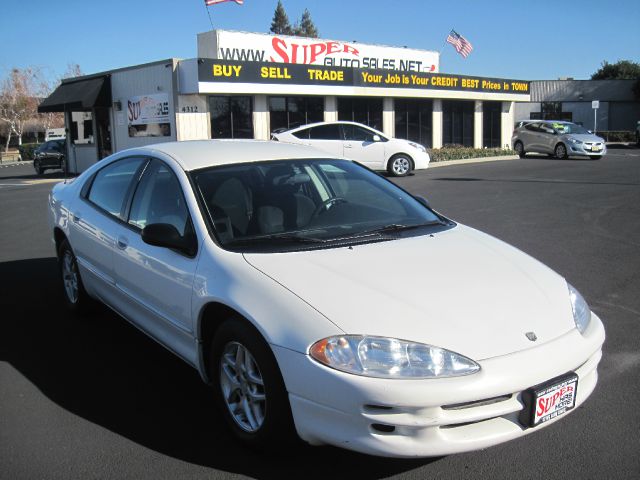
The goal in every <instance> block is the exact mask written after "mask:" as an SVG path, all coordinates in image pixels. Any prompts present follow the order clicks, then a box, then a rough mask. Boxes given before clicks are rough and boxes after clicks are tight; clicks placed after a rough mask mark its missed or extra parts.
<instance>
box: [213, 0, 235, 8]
mask: <svg viewBox="0 0 640 480" xmlns="http://www.w3.org/2000/svg"><path fill="white" fill-rule="evenodd" d="M222 2H236V3H237V4H238V5H242V4H243V3H244V0H204V4H205V5H206V6H207V7H208V6H210V5H215V4H216V3H222Z"/></svg>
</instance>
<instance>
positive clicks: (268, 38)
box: [198, 30, 440, 72]
mask: <svg viewBox="0 0 640 480" xmlns="http://www.w3.org/2000/svg"><path fill="white" fill-rule="evenodd" d="M198 56H199V57H202V58H213V59H218V60H234V61H243V62H276V63H296V64H306V65H324V66H327V67H352V68H369V69H386V70H399V71H406V72H438V71H439V67H440V65H439V63H440V55H439V54H438V52H435V51H429V50H417V49H412V48H404V47H403V48H398V47H387V46H383V45H370V44H365V43H357V42H341V41H336V40H326V39H320V38H303V37H293V36H287V35H266V34H261V33H248V32H235V31H229V30H212V31H210V32H205V33H201V34H199V35H198Z"/></svg>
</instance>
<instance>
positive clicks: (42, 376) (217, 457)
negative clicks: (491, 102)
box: [0, 148, 640, 480]
mask: <svg viewBox="0 0 640 480" xmlns="http://www.w3.org/2000/svg"><path fill="white" fill-rule="evenodd" d="M61 178H62V177H61V175H60V174H59V173H57V172H50V173H47V174H46V175H45V176H44V177H40V178H38V177H36V176H35V175H33V169H32V168H31V167H30V166H28V165H21V166H17V167H3V168H0V232H1V236H0V281H1V282H2V283H1V285H0V478H2V479H12V480H13V479H32V478H47V479H57V478H60V479H62V478H64V479H76V478H77V479H86V478H136V479H138V478H153V479H165V478H239V477H251V478H274V477H276V476H277V477H278V478H316V477H327V476H329V477H333V478H362V479H377V478H389V477H394V478H403V479H418V478H420V479H422V478H481V477H483V478H491V479H513V478H520V479H528V478H531V479H534V478H536V479H537V478H548V479H560V478H582V479H603V478H621V479H627V478H628V479H632V478H633V479H635V478H639V477H640V456H639V455H638V452H640V435H638V426H639V425H640V409H638V407H637V401H638V398H640V380H639V379H640V375H639V374H638V371H639V369H640V351H639V346H640V150H639V149H634V148H628V149H616V150H610V153H609V155H608V156H606V157H605V158H604V159H602V160H599V161H592V160H580V159H571V160H555V159H549V158H546V157H536V158H527V159H522V160H513V161H501V162H490V163H484V164H469V165H458V166H447V167H439V168H432V169H429V170H427V171H421V172H418V173H417V174H416V175H413V176H411V177H407V178H404V179H400V180H397V182H398V183H399V184H400V185H401V186H403V187H404V188H406V189H408V190H409V191H411V192H412V193H414V194H419V195H423V196H425V197H426V198H428V199H429V201H430V202H431V205H432V206H433V207H434V208H435V209H436V210H438V211H440V212H441V213H443V214H445V215H447V216H449V217H451V218H452V219H454V220H457V221H459V222H462V223H465V224H467V225H470V226H473V227H476V228H479V229H480V230H483V231H486V232H488V233H490V234H492V235H494V236H496V237H498V238H500V239H502V240H504V241H506V242H508V243H511V244H513V245H515V246H517V247H518V248H520V249H521V250H523V251H524V252H526V253H528V254H530V255H532V256H533V257H535V258H537V259H539V260H541V261H542V262H543V263H545V264H547V265H548V266H550V267H551V268H553V269H554V270H556V271H557V272H559V273H560V274H561V275H563V276H565V277H566V278H567V279H568V280H569V281H570V282H571V283H572V284H573V285H574V286H576V287H577V288H578V289H579V290H580V291H581V292H582V294H583V295H584V297H585V298H586V300H587V302H589V304H590V306H591V308H592V309H593V310H594V311H595V312H596V313H597V314H598V315H599V316H600V317H601V318H602V320H603V322H604V324H605V327H606V329H607V341H606V343H605V352H604V358H603V360H602V363H601V364H600V382H599V384H598V387H597V388H596V391H595V392H594V394H593V395H592V396H591V398H590V399H589V400H588V401H587V402H586V404H585V405H584V406H583V407H581V408H579V409H577V410H576V411H575V412H574V413H572V414H571V415H570V416H568V417H567V418H566V419H564V420H563V421H561V422H558V423H556V424H555V425H552V426H550V427H549V428H546V429H543V430H541V431H539V432H534V434H532V435H529V436H527V437H524V438H522V439H519V440H516V441H513V442H509V443H506V444H503V445H499V446H496V447H493V448H490V449H487V450H484V451H479V452H473V453H468V454H461V455H454V456H449V457H444V458H437V459H421V460H412V461H399V460H389V459H381V458H374V457H367V456H364V455H359V454H354V453H350V452H346V451H342V450H339V449H335V448H332V447H322V448H311V447H300V448H299V449H297V450H296V451H282V452H281V453H280V454H279V455H266V454H261V453H257V452H253V451H249V450H247V449H245V448H244V447H243V446H241V445H239V444H238V443H236V442H235V441H234V440H232V439H231V437H230V435H229V434H228V433H227V431H226V429H225V427H224V426H223V423H222V418H221V417H220V416H219V415H218V414H217V413H216V412H215V411H214V410H213V409H212V408H211V403H212V402H210V400H209V397H210V394H209V391H208V389H207V387H205V386H204V385H203V384H202V383H201V381H200V379H199V376H198V375H197V373H196V372H195V371H194V370H192V369H191V368H190V367H188V366H187V365H186V364H184V363H183V362H182V361H181V360H179V359H178V358H176V357H174V356H173V355H171V354H170V353H168V352H167V351H166V350H164V349H163V348H162V347H160V346H158V345H157V344H155V343H154V342H152V341H151V340H149V339H147V338H146V337H145V336H144V335H143V334H141V333H139V332H138V331H137V330H136V329H135V328H133V327H131V326H129V325H128V324H127V323H126V322H125V321H123V320H121V319H119V318H118V317H117V316H116V315H115V314H113V313H111V312H109V311H107V310H106V309H104V310H99V311H98V312H97V313H96V315H95V316H94V317H93V318H89V319H85V320H78V319H74V318H71V317H69V315H68V314H67V312H66V311H65V310H64V309H63V304H62V301H61V297H60V292H59V288H60V287H59V284H58V282H57V276H56V275H57V271H56V262H55V259H54V257H53V255H54V252H53V247H52V245H51V242H50V237H49V232H48V230H47V226H46V210H45V209H46V197H47V193H48V191H49V189H50V188H51V186H52V185H53V183H54V182H55V181H58V180H60V179H61ZM425 268H428V266H426V267H425ZM434 275H437V272H434ZM451 288H455V285H452V286H451ZM533 367H534V366H532V368H533Z"/></svg>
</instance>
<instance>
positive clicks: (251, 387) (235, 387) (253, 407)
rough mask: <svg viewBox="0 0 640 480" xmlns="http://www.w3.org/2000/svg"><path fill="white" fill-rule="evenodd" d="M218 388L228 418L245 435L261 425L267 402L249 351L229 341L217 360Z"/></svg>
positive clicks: (260, 375)
mask: <svg viewBox="0 0 640 480" xmlns="http://www.w3.org/2000/svg"><path fill="white" fill-rule="evenodd" d="M220 388H221V390H222V396H223V399H224V402H225V404H226V405H227V408H228V409H229V412H230V413H231V417H232V418H233V420H234V421H235V422H236V424H237V425H238V426H239V427H240V428H241V429H242V430H244V431H245V432H249V433H254V432H256V431H258V430H259V429H260V427H261V426H262V424H263V423H264V419H265V413H266V406H267V400H266V395H265V389H264V381H263V379H262V374H261V373H260V368H259V367H258V364H257V362H256V360H255V358H254V357H253V355H251V352H250V351H249V350H248V349H247V348H246V347H245V346H244V345H242V344H240V343H238V342H229V343H228V344H227V345H226V346H225V347H224V351H223V353H222V357H221V358H220Z"/></svg>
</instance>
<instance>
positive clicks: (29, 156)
mask: <svg viewBox="0 0 640 480" xmlns="http://www.w3.org/2000/svg"><path fill="white" fill-rule="evenodd" d="M40 145H42V144H41V143H23V144H22V145H19V146H18V151H19V152H20V156H21V157H22V160H33V152H34V151H35V149H36V148H38V147H39V146H40Z"/></svg>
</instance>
